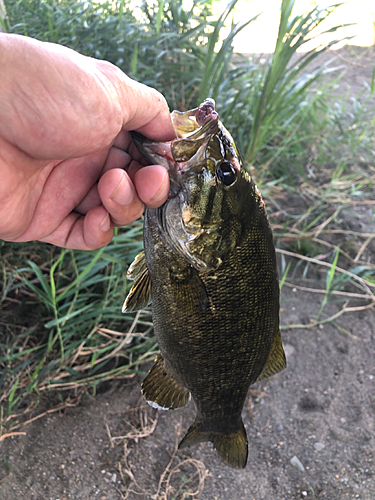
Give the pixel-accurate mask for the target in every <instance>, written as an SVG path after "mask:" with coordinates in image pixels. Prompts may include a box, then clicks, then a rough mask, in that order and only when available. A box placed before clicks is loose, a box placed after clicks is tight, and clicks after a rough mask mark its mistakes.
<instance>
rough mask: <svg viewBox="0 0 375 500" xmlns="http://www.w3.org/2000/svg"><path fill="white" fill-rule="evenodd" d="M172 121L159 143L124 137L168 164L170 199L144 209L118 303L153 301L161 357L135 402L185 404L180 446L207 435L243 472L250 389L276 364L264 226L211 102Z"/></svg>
mask: <svg viewBox="0 0 375 500" xmlns="http://www.w3.org/2000/svg"><path fill="white" fill-rule="evenodd" d="M194 120H195V124H194ZM172 121H173V122H174V125H175V128H176V132H177V135H178V138H177V139H175V140H174V141H171V142H170V143H157V142H155V141H150V140H149V139H146V138H145V137H143V136H140V134H136V133H132V137H133V141H134V142H135V144H136V146H137V147H138V149H139V150H140V152H141V153H142V154H143V155H144V156H145V157H146V159H147V160H148V161H150V162H152V163H153V162H158V163H160V162H161V163H162V164H164V166H165V167H166V168H167V169H168V172H169V177H170V181H171V194H170V196H169V198H168V200H167V201H166V203H165V204H164V205H162V206H161V207H160V208H157V209H153V210H147V211H146V214H145V226H144V253H145V255H144V257H143V256H141V257H138V258H137V259H136V261H135V262H136V263H135V264H134V265H133V266H132V268H131V269H130V271H129V276H131V277H132V278H135V282H134V285H133V287H132V289H131V291H130V293H129V296H128V297H127V299H126V301H125V304H124V310H125V311H131V310H135V309H137V308H138V307H140V306H142V307H143V306H144V304H146V303H148V302H149V301H150V300H151V302H152V315H153V323H154V330H155V334H156V338H157V340H158V344H159V348H160V353H161V355H160V356H158V358H157V360H156V363H155V365H154V367H153V368H152V369H151V370H150V372H149V374H148V375H147V377H146V379H145V380H144V381H143V384H142V392H143V394H144V396H145V398H146V400H147V401H148V402H149V403H150V404H152V406H155V407H158V408H163V409H169V408H170V409H175V408H178V407H181V406H184V405H185V404H187V403H188V401H189V400H190V397H191V398H192V399H193V400H194V402H195V405H196V408H197V416H196V419H195V422H194V423H193V424H192V425H191V426H190V428H189V429H188V431H187V434H186V435H185V437H184V438H183V440H182V441H181V443H180V448H182V447H185V446H190V445H193V444H196V443H199V442H203V441H211V442H212V444H213V446H214V448H215V449H216V450H217V452H218V455H219V457H220V458H221V459H222V460H223V461H224V463H226V464H227V465H229V466H231V467H236V468H242V467H245V465H246V461H247V455H248V444H247V437H246V431H245V428H244V425H243V422H242V418H241V412H242V408H243V404H244V401H245V398H246V395H247V392H248V389H249V386H250V385H251V384H252V383H254V382H255V381H259V380H262V379H263V378H265V377H267V376H270V375H273V374H275V373H277V372H279V371H280V370H282V369H283V368H285V366H286V363H285V354H284V351H283V347H282V343H281V337H280V331H279V285H278V276H277V268H276V256H275V249H274V244H273V238H272V232H271V228H270V226H269V223H268V219H267V215H266V211H265V207H264V202H263V200H262V197H261V195H260V193H259V191H258V189H257V188H256V186H255V184H254V183H253V181H252V179H251V177H250V176H249V174H248V173H247V172H246V170H245V169H244V168H243V165H242V161H241V158H240V156H239V154H238V151H237V148H236V146H235V144H234V141H233V139H232V137H231V135H230V134H229V132H228V131H227V130H226V129H225V127H224V126H223V125H222V123H221V122H220V121H219V118H218V114H217V113H216V110H215V104H214V102H213V100H212V99H207V100H206V101H205V102H204V103H202V104H201V105H200V106H199V107H198V108H197V109H195V110H190V111H188V112H186V113H179V112H173V113H172ZM158 152H159V153H158ZM163 155H164V156H163ZM135 270H136V272H135ZM134 274H136V276H134ZM145 293H148V294H149V296H147V297H145Z"/></svg>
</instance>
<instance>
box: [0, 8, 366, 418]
mask: <svg viewBox="0 0 375 500" xmlns="http://www.w3.org/2000/svg"><path fill="white" fill-rule="evenodd" d="M5 4H6V7H7V17H6V18H5V20H4V26H5V27H6V29H7V30H8V31H9V32H11V33H21V34H24V35H28V36H33V37H35V38H38V39H41V40H46V41H51V42H58V43H62V44H64V45H67V46H69V47H71V48H73V49H75V50H78V51H80V52H82V53H84V54H87V55H90V56H93V57H97V58H103V59H107V60H109V61H111V62H113V63H114V64H116V65H118V66H120V67H121V68H122V69H123V70H124V71H125V72H126V73H127V74H129V75H130V76H132V77H133V78H135V79H137V80H139V81H142V82H144V83H146V84H148V85H151V86H153V87H155V88H157V89H158V90H159V91H161V92H162V93H163V94H164V95H165V96H166V98H167V100H168V102H169V104H170V106H171V108H175V109H180V110H184V109H188V108H190V107H193V106H196V105H197V104H199V102H201V101H202V100H203V99H204V98H205V97H207V96H212V97H214V98H215V99H216V101H217V109H218V111H219V113H220V116H221V118H222V120H223V122H224V123H225V125H226V126H227V127H228V128H229V130H230V131H231V132H232V133H233V135H234V137H235V140H236V142H237V145H238V147H239V149H240V151H242V152H243V155H244V160H245V163H246V165H247V166H248V167H249V168H250V170H251V172H252V173H253V170H255V173H256V177H257V180H260V181H261V183H262V191H263V192H264V193H265V194H266V195H267V197H268V198H269V199H270V204H271V205H274V206H275V207H276V208H275V213H274V214H273V223H274V227H275V235H276V239H277V241H278V245H279V247H280V248H279V250H278V251H279V253H280V256H281V273H280V274H281V276H282V277H283V278H282V283H283V286H304V285H303V284H301V281H304V282H305V284H306V282H307V283H308V284H309V288H311V289H314V287H313V286H312V285H311V282H312V279H313V278H315V277H316V275H317V274H319V273H320V272H321V268H322V267H323V268H324V272H326V273H327V272H328V274H327V277H328V278H327V279H328V281H327V283H328V284H327V286H326V287H325V288H324V289H321V290H320V291H319V292H317V293H321V294H322V296H323V302H322V304H323V306H322V308H321V310H320V311H319V313H318V314H317V317H316V318H315V324H318V322H322V321H326V320H327V321H328V317H326V316H325V307H326V305H327V303H328V301H329V300H331V299H332V297H335V298H337V297H339V298H340V300H341V299H342V300H343V301H344V306H343V307H342V309H340V310H342V311H343V312H347V311H348V310H349V309H348V308H349V306H348V304H347V303H346V302H345V301H347V299H348V297H351V298H352V299H353V300H357V299H359V300H361V301H362V303H363V301H365V303H366V307H367V306H369V305H370V306H371V305H372V304H373V300H374V293H373V286H372V285H373V283H374V282H375V270H374V266H373V265H372V264H370V263H369V262H367V261H366V260H363V256H364V255H365V253H366V251H368V250H369V249H370V248H371V245H372V244H373V240H372V239H370V236H369V235H367V236H366V233H363V234H362V233H359V234H353V232H352V231H351V232H350V230H349V229H347V228H342V224H341V222H340V220H341V216H342V214H343V213H345V210H346V209H347V207H348V206H350V204H351V203H354V202H357V201H358V200H359V199H362V201H363V200H366V199H370V198H371V196H373V184H371V183H373V180H374V175H373V174H374V172H372V171H371V168H370V166H368V164H369V161H370V160H369V159H370V157H371V154H372V153H371V147H372V144H373V137H374V125H375V123H374V118H373V116H374V115H373V113H370V112H369V102H370V98H371V95H372V94H373V92H374V82H372V85H371V86H370V87H369V88H368V89H367V90H366V91H365V92H364V93H363V94H362V95H360V96H358V98H357V99H353V100H352V101H351V102H349V103H347V102H344V101H340V100H338V99H337V98H334V99H333V97H332V96H330V89H331V88H332V85H333V84H332V83H330V84H328V83H323V80H322V78H323V77H324V75H325V74H326V73H327V72H329V71H331V70H332V68H331V67H330V66H329V65H326V66H320V65H318V64H315V62H316V58H317V57H318V55H319V54H320V53H321V52H322V51H324V50H326V48H327V47H328V46H321V47H319V48H318V49H317V50H315V51H310V52H307V53H305V54H304V55H302V56H297V55H296V50H297V48H299V47H302V46H303V45H304V44H305V43H306V42H307V41H309V40H310V39H311V37H312V36H313V30H314V28H316V27H317V26H319V24H320V23H321V22H322V20H323V19H325V17H326V16H327V15H329V14H330V12H331V11H332V9H331V8H329V9H319V8H318V7H316V8H314V9H313V10H312V11H311V12H308V13H307V14H304V15H300V16H295V15H294V14H293V6H294V1H293V0H283V1H282V3H281V18H280V26H279V32H278V38H277V43H276V48H275V52H274V54H273V55H272V57H269V58H266V59H265V60H264V61H263V60H262V61H261V60H260V58H259V57H255V56H254V57H251V58H245V57H242V56H239V55H236V56H234V54H233V44H232V42H233V38H234V37H235V36H236V34H237V33H238V32H239V31H241V30H242V29H243V28H244V27H245V26H246V25H247V24H248V23H250V22H251V21H252V20H247V21H246V20H245V22H243V23H239V24H231V25H230V32H229V35H228V36H227V38H226V39H225V40H221V38H220V33H221V30H222V28H223V27H224V26H225V25H228V24H230V22H231V16H232V14H233V11H234V9H235V8H236V0H233V1H232V2H230V3H229V4H228V6H227V7H226V9H225V10H224V11H223V13H222V14H221V15H219V16H216V17H215V16H214V15H213V3H212V2H205V1H202V0H193V2H192V3H191V4H190V5H188V6H187V4H186V2H183V1H182V0H170V1H160V0H159V1H147V2H146V1H143V2H142V3H141V4H140V7H137V8H134V9H132V8H131V6H130V2H128V1H126V0H121V1H107V2H103V3H97V2H94V1H92V0H87V1H85V2H79V1H77V0H16V1H14V2H13V1H10V0H6V1H5ZM333 43H334V42H332V43H331V44H330V45H332V44H333ZM314 64H315V66H314ZM311 68H312V69H311ZM359 155H360V156H361V157H362V158H363V163H365V164H366V165H367V166H368V168H369V169H370V175H368V176H367V178H366V180H365V181H364V177H363V171H362V170H360V169H359V170H358V162H357V158H358V156H359ZM355 169H357V170H355ZM332 172H333V173H332ZM297 174H298V175H299V176H300V177H298V176H297ZM308 178H310V179H312V180H313V181H314V182H315V184H311V183H308V182H306V181H307V180H308ZM282 179H284V180H285V179H287V181H288V182H287V183H286V184H284V186H283V194H282V195H280V192H281V187H280V184H281V182H282ZM296 179H299V181H298V184H295V185H294V184H293V182H294V183H295V182H296ZM301 179H302V180H303V183H302V184H301V182H302V181H301ZM285 193H286V194H285ZM283 197H284V199H285V198H286V199H287V203H285V202H283V199H282V198H283ZM361 197H362V198H361ZM293 199H298V200H302V201H303V202H304V203H305V205H303V207H302V208H301V203H300V202H298V203H296V206H293V204H292V203H291V200H293ZM285 205H287V206H285ZM334 231H338V233H335V232H334ZM340 231H341V232H340ZM343 231H349V232H350V234H347V233H343ZM141 233H142V224H141V223H136V224H135V225H133V226H131V227H128V228H125V229H122V230H120V231H119V232H118V233H117V234H116V236H115V237H114V239H113V241H112V243H111V244H110V245H108V246H107V247H106V248H105V249H101V250H98V251H96V252H78V251H74V252H73V251H66V250H61V249H57V248H53V247H51V246H49V245H46V244H37V243H35V244H32V245H30V244H27V245H24V244H21V245H20V244H12V243H5V242H2V243H1V245H0V252H1V264H2V276H3V279H2V284H1V321H0V334H1V336H0V370H1V374H0V403H1V404H2V405H3V407H4V414H3V415H4V419H5V421H6V425H8V427H9V426H10V427H12V425H13V427H14V425H15V424H14V423H13V424H12V420H14V418H15V417H13V416H14V415H15V412H16V411H18V409H23V411H24V410H25V408H26V405H27V404H28V402H29V401H30V398H29V396H32V398H33V401H36V400H37V399H38V398H39V397H40V395H41V394H43V393H45V392H46V391H49V390H51V389H59V390H62V389H74V390H77V389H78V388H82V387H91V388H93V389H94V390H95V388H96V387H97V385H98V384H99V383H100V382H102V381H104V380H109V379H113V378H119V377H128V376H132V374H134V373H137V372H138V371H139V370H140V367H139V365H140V363H141V362H143V361H145V360H149V359H151V358H152V357H153V356H154V354H155V350H156V344H155V339H154V338H153V337H152V335H150V334H151V331H152V325H151V318H150V315H149V314H148V313H147V312H141V313H137V314H136V315H122V314H121V304H122V302H123V300H124V298H125V295H126V291H127V289H128V285H127V283H126V279H125V277H124V272H125V270H126V268H127V266H128V265H129V264H130V262H131V261H132V260H133V258H134V257H135V255H136V254H137V253H138V251H140V249H141V247H142V243H141ZM343 234H346V236H350V237H353V238H355V242H354V248H355V250H353V251H351V250H350V251H349V250H345V249H344V246H341V245H339V242H338V241H337V239H335V238H336V236H334V237H332V235H341V236H342V235H343ZM363 238H364V239H363ZM291 250H293V252H292V255H290V253H291ZM288 252H289V254H288ZM322 256H323V257H322ZM288 259H289V260H288ZM316 261H318V264H317V262H316ZM319 262H324V264H323V263H322V264H321V265H319ZM325 264H329V265H328V267H327V266H326V265H325ZM340 266H341V267H340ZM327 268H328V271H327ZM341 268H345V269H348V268H349V271H348V272H349V274H348V273H341V271H337V270H338V269H341ZM337 273H338V274H337ZM338 275H340V276H341V277H340V278H337V276H338ZM353 276H355V277H356V278H355V277H353ZM336 278H337V279H336ZM357 278H358V279H357ZM309 280H310V283H309ZM352 287H354V288H355V290H353V289H352ZM358 287H359V288H358ZM305 288H306V287H305ZM348 293H349V294H350V293H351V294H352V295H348ZM341 294H344V295H341ZM345 294H346V295H345ZM353 294H357V295H356V296H354V295H353ZM345 304H346V305H345ZM353 307H354V306H353ZM340 314H341V313H340Z"/></svg>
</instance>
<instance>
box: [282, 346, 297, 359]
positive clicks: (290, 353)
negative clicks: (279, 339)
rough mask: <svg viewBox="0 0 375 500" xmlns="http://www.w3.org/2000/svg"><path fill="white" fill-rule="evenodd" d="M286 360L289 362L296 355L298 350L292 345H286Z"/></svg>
mask: <svg viewBox="0 0 375 500" xmlns="http://www.w3.org/2000/svg"><path fill="white" fill-rule="evenodd" d="M284 351H285V356H286V359H287V360H288V359H289V358H290V357H291V356H293V354H294V353H295V351H296V349H295V348H294V346H292V345H291V344H284Z"/></svg>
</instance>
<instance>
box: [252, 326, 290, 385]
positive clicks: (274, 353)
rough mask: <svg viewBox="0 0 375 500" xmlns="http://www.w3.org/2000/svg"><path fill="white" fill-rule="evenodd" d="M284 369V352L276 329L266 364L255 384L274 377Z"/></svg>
mask: <svg viewBox="0 0 375 500" xmlns="http://www.w3.org/2000/svg"><path fill="white" fill-rule="evenodd" d="M284 368H286V359H285V352H284V348H283V344H282V342H281V335H280V330H279V329H278V330H277V333H276V335H275V338H274V340H273V343H272V346H271V350H270V353H269V355H268V359H267V362H266V364H265V365H264V368H263V370H262V373H261V374H260V375H259V377H258V378H257V380H256V382H260V381H261V380H263V379H265V378H267V377H270V376H271V375H275V373H278V372H281V370H284Z"/></svg>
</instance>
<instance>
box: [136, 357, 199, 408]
mask: <svg viewBox="0 0 375 500" xmlns="http://www.w3.org/2000/svg"><path fill="white" fill-rule="evenodd" d="M142 394H143V396H144V397H145V399H146V401H147V402H148V404H150V405H151V406H153V407H154V408H158V409H159V410H173V409H175V408H181V407H182V406H185V405H187V404H188V402H189V401H190V392H189V391H188V390H187V389H185V387H182V386H181V385H180V384H179V383H178V382H177V381H176V380H175V379H174V378H173V377H172V375H170V374H169V372H168V370H167V368H166V366H165V363H164V359H163V358H162V356H158V357H157V359H156V363H155V364H154V366H153V367H152V368H151V370H150V371H149V372H148V375H147V377H146V378H145V379H144V381H143V383H142Z"/></svg>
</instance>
